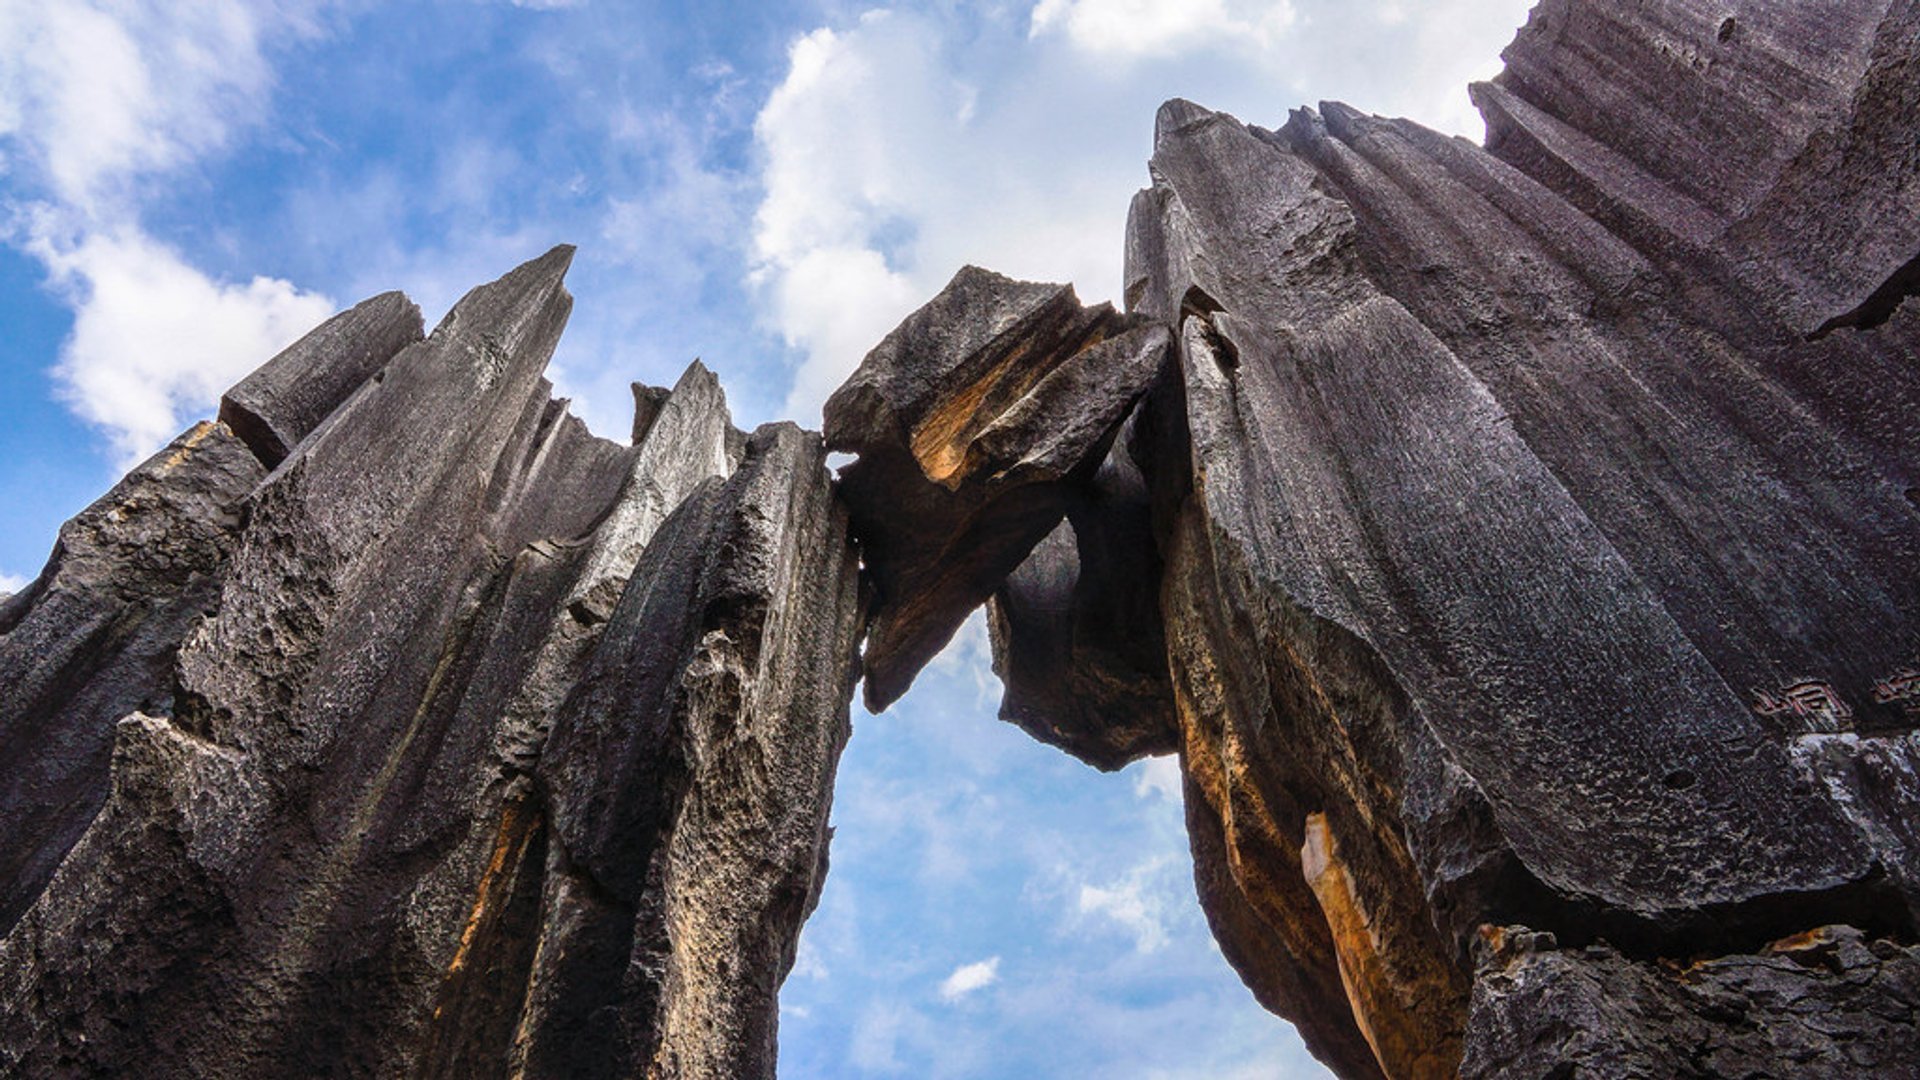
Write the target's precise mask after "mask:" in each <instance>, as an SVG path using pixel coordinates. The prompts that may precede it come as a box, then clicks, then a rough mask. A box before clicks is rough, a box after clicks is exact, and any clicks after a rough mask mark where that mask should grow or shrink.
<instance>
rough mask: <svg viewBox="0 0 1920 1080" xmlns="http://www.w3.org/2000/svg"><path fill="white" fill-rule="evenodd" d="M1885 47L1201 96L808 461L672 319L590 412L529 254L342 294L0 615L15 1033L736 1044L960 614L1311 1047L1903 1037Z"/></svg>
mask: <svg viewBox="0 0 1920 1080" xmlns="http://www.w3.org/2000/svg"><path fill="white" fill-rule="evenodd" d="M1917 56H1920V3H1915V2H1913V0H1834V2H1827V3H1793V4H1789V3H1779V2H1771V0H1769V2H1761V0H1752V2H1746V3H1738V4H1732V5H1722V4H1707V3H1704V2H1702V0H1640V2H1635V3H1614V2H1605V3H1603V2H1600V0H1545V2H1543V3H1541V4H1540V5H1539V7H1538V8H1537V9H1536V10H1535V12H1534V14H1533V17H1532V19H1531V20H1530V22H1529V23H1528V25H1527V27H1526V28H1525V29H1523V30H1522V31H1521V33H1520V36H1519V38H1518V39H1517V40H1516V41H1515V43H1514V44H1513V46H1512V47H1511V48H1510V49H1509V50H1508V52H1507V54H1506V59H1507V65H1508V66H1507V70H1506V72H1505V73H1504V74H1503V75H1501V76H1500V77H1499V78H1498V79H1496V80H1495V81H1494V82H1492V83H1489V84H1485V85H1482V86H1479V87H1476V88H1475V91H1474V92H1475V96H1476V99H1477V100H1478V101H1479V103H1480V105H1481V108H1482V110H1483V111H1484V113H1485V114H1486V117H1487V121H1488V129H1489V135H1488V141H1487V145H1486V147H1484V148H1482V147H1479V146H1475V145H1473V144H1471V143H1469V142H1466V141H1464V140H1460V139H1451V138H1445V137H1442V136H1440V135H1437V134H1435V133H1433V132H1430V131H1427V130H1424V129H1422V128H1420V127H1418V126H1417V125H1414V124H1411V123H1407V122H1405V121H1396V120H1386V119H1380V118H1376V117H1370V116H1366V115H1362V114H1360V113H1358V112H1356V111H1354V110H1353V109H1350V108H1347V107H1346V106H1342V105H1333V104H1329V105H1323V106H1321V107H1320V108H1319V109H1318V110H1300V111H1298V112H1296V113H1294V114H1293V115H1292V117H1291V118H1290V119H1289V120H1288V121H1287V123H1286V124H1284V125H1283V126H1282V127H1280V128H1279V129H1278V130H1267V129H1263V128H1259V127H1254V126H1249V125H1246V124H1243V123H1241V122H1239V121H1237V120H1234V119H1233V118H1231V117H1227V116H1224V115H1221V114H1218V113H1213V112H1209V111H1207V110H1205V109H1202V108H1200V107H1198V106H1195V105H1192V104H1189V103H1186V102H1182V101H1175V102H1171V103H1169V104H1168V105H1166V106H1165V107H1164V108H1163V109H1162V111H1161V113H1160V116H1159V122H1158V131H1157V136H1156V146H1155V152H1154V157H1153V161H1152V167H1151V177H1152V181H1153V183H1152V186H1151V188H1149V189H1148V190H1146V191H1143V192H1142V193H1140V195H1139V196H1138V197H1137V198H1136V200H1135V202H1134V204H1133V208H1132V215H1131V222H1130V225H1129V228H1128V234H1127V238H1126V240H1127V245H1126V260H1127V262H1126V303H1127V308H1128V311H1127V312H1126V313H1125V314H1122V313H1119V312H1116V311H1114V310H1113V309H1112V308H1111V307H1108V306H1105V305H1102V306H1098V307H1094V308H1086V307H1083V306H1081V305H1080V303H1079V302H1078V301H1077V300H1076V299H1075V297H1074V295H1073V293H1072V290H1071V289H1069V288H1066V287H1064V286H1050V285H1035V284H1029V283H1022V282H1015V281H1010V280H1008V279H1005V278H1002V277H999V276H997V275H994V274H991V273H989V272H987V271H984V270H978V269H974V268H968V269H965V270H962V271H961V272H960V273H959V274H958V275H957V276H956V277H955V278H954V279H953V281H952V283H951V284H950V285H948V287H947V288H946V290H944V291H943V292H942V293H941V294H940V295H939V296H938V297H936V298H935V299H934V300H933V301H932V302H931V303H929V304H928V305H927V306H926V307H925V308H923V309H922V310H920V311H919V312H917V313H915V314H914V315H913V316H911V317H910V318H908V319H907V321H906V322H905V323H903V324H902V325H901V327H900V328H899V329H898V330H896V331H895V332H894V333H893V334H892V335H890V336H889V337H888V338H887V339H886V340H885V341H884V342H882V343H881V344H880V346H879V347H878V348H876V349H875V350H874V352H873V353H872V354H870V355H869V356H868V357H867V358H866V360H865V362H864V363H863V364H862V366H861V367H860V369H859V371H858V372H857V373H856V374H855V375H854V377H853V378H852V380H851V381H850V382H849V383H848V384H847V385H846V386H845V387H843V388H842V389H841V390H840V391H839V392H838V393H837V394H835V395H834V397H833V398H832V400H831V401H830V402H829V403H828V405H827V410H826V438H825V445H826V446H831V447H833V448H834V449H837V450H844V451H849V452H852V453H854V454H857V455H858V460H857V461H855V462H854V463H853V464H851V465H850V466H848V467H847V468H846V469H845V470H843V473H842V477H841V480H840V482H839V484H838V486H837V488H834V487H830V486H829V484H828V481H827V478H826V476H825V473H824V471H823V467H822V466H823V461H824V453H825V446H823V445H822V444H821V443H820V441H819V440H816V439H814V438H812V437H810V436H807V435H805V434H804V433H802V432H800V431H799V430H798V429H796V428H793V427H791V426H774V427H769V428H763V429H762V430H761V431H759V432H756V433H755V434H754V435H752V436H751V437H747V436H744V435H742V434H741V433H740V432H737V431H735V430H734V429H733V428H732V426H731V424H730V423H729V421H728V418H727V414H726V411H725V406H724V403H723V402H722V400H721V397H720V393H719V388H718V384H717V383H716V382H715V380H714V379H713V377H712V376H711V375H709V374H708V373H707V372H706V371H705V370H704V369H702V368H700V367H699V366H698V365H696V366H695V367H694V368H692V369H691V370H689V371H688V373H687V375H686V376H685V378H683V379H682V380H681V383H680V385H679V386H677V387H675V388H674V389H673V390H672V391H670V392H669V391H665V390H658V389H652V388H639V387H636V389H635V404H636V415H635V421H634V428H633V443H634V445H632V446H619V445H615V444H613V443H609V442H606V441H604V440H601V439H597V438H594V437H593V436H591V435H589V434H588V433H587V432H586V431H585V429H584V428H583V427H582V426H581V425H580V424H579V423H578V422H576V421H574V420H572V419H571V418H570V417H568V416H567V415H566V411H565V408H564V404H563V403H558V402H553V401H551V400H549V396H548V395H549V388H548V387H547V385H546V384H545V383H544V381H543V380H542V379H541V377H540V372H541V369H542V367H543V366H544V364H545V362H546V359H547V357H548V355H549V354H550V353H551V351H552V348H553V345H554V341H555V339H556V338H557V336H558V334H559V332H560V329H561V325H562V324H563V322H564V321H565V316H566V312H567V307H568V300H567V297H566V294H565V293H564V292H563V291H562V290H561V287H560V276H561V273H562V271H563V270H564V268H565V264H566V261H567V254H566V252H565V251H564V250H561V251H556V252H555V253H553V254H551V255H549V256H547V257H545V258H543V259H540V260H537V261H535V262H533V263H530V264H528V265H527V266H525V267H522V268H521V269H519V270H517V271H515V272H514V273H513V274H510V275H509V276H508V277H506V278H504V279H502V280H501V281H500V282H497V283H495V284H494V285H491V286H487V287H485V288H483V289H480V290H477V291H476V292H474V293H473V294H471V295H470V296H469V297H468V298H467V299H466V300H464V301H462V303H461V304H460V305H459V306H458V307H457V308H456V309H455V310H454V312H453V313H452V314H451V315H449V316H448V317H447V319H446V321H445V322H444V323H443V324H442V325H441V327H440V328H439V329H438V330H436V331H435V332H434V334H433V335H432V336H431V337H428V338H426V339H425V340H421V339H420V326H419V322H418V315H417V313H416V312H414V311H413V309H412V307H411V305H409V304H408V303H407V302H406V301H405V300H404V299H403V298H400V297H398V296H386V297H378V298H375V299H374V300H371V301H368V302H367V303H366V304H363V305H362V306H360V307H358V308H355V309H354V310H352V311H350V312H347V313H345V314H343V315H341V316H339V317H337V318H336V319H335V320H333V321H331V322H329V323H327V324H326V325H324V326H322V327H321V328H320V329H319V330H317V331H315V333H314V335H313V336H312V337H310V338H309V339H307V340H306V341H304V342H302V343H301V344H299V345H296V346H294V347H293V348H292V349H291V350H289V351H288V352H287V353H286V354H284V355H282V356H281V357H279V358H277V359H275V360H274V361H273V362H271V363H270V364H268V365H267V366H266V367H265V368H262V369H261V371H260V372H258V373H257V374H255V375H254V376H253V377H251V378H249V379H248V380H246V381H245V382H243V383H242V384H240V385H239V386H237V387H235V388H234V390H233V391H232V393H231V394H230V395H229V396H228V398H227V400H226V401H225V402H224V403H223V405H222V409H221V422H219V423H215V424H205V425H201V426H199V427H196V428H195V429H193V430H192V431H190V432H188V433H187V434H186V435H184V436H182V437H181V439H180V440H179V441H178V442H176V443H175V444H174V445H173V446H172V447H170V448H168V450H167V451H165V452H163V453H162V454H161V455H160V456H158V457H156V458H155V459H154V460H153V461H151V462H149V463H148V464H147V465H145V466H142V467H141V468H140V469H138V470H136V471H135V472H134V473H133V474H132V475H130V476H129V477H128V478H127V479H126V480H125V481H124V482H123V483H122V484H121V485H120V487H118V488H116V489H115V490H114V491H113V492H112V493H110V494H109V495H108V496H107V497H106V498H105V499H103V500H102V501H101V503H99V504H98V505H96V506H95V507H93V508H91V509H89V510H88V511H87V512H86V513H84V514H82V515H81V516H80V517H78V518H76V519H75V520H74V521H73V522H72V523H70V524H69V525H68V526H67V528H66V530H65V531H64V532H63V533H62V536H61V541H60V547H59V549H58V550H57V551H56V552H55V555H54V558H53V560H52V561H51V562H50V563H49V565H48V568H47V571H46V572H45V573H44V574H43V575H42V577H41V578H40V579H39V580H38V581H36V582H35V583H34V584H33V585H32V586H30V587H29V588H28V589H27V590H26V591H25V592H24V593H22V594H21V595H20V596H17V597H13V598H11V599H8V600H6V601H5V602H4V604H3V605H0V746H3V747H5V748H6V749H7V750H8V751H9V754H10V757H11V759H12V761H13V762H14V767H13V768H11V769H10V770H9V771H8V772H7V773H6V774H5V775H4V776H0V813H4V814H5V817H6V820H7V822H8V824H9V826H10V829H9V839H8V841H7V843H6V844H5V845H4V850H0V933H3V934H4V937H3V938H0V1072H6V1073H9V1074H13V1073H18V1074H23V1075H52V1076H64V1075H96V1074H97V1075H107V1074H116V1075H117V1074H124V1073H128V1072H138V1073H139V1074H141V1075H153V1076H187V1075H220V1076H234V1075H241V1076H276V1075H309V1074H314V1073H319V1074H334V1075H400V1074H420V1075H435V1076H493V1075H512V1076H530V1077H562V1076H568V1077H571V1076H602V1075H604V1076H648V1077H681V1076H685V1077H714V1078H718V1077H750V1076H765V1075H769V1074H770V1073H771V1071H772V1063H773V1058H774V1018H775V1015H776V1011H775V1002H774V994H775V992H776V989H777V987H778V984H779V981H780V979H781V977H782V975H783V974H784V972H785V971H786V969H787V967H788V966H789V965H790V963H791V960H792V955H793V953H792V950H793V947H794V940H795V935H796V934H797V932H798V927H799V924H800V921H801V920H802V919H803V918H804V916H805V914H806V912H807V911H808V909H809V907H810V906H811V904H812V902H813V900H814V898H815V896H816V895H817V890H818V888H819V885H820V880H821V874H822V872H823V869H824V857H825V840H826V813H827V805H828V799H829V794H830V785H831V780H832V775H833V768H834V763H835V761H836V759H837V756H838V752H839V749H840V746H841V744H842V741H843V740H844V738H845V736H846V704H847V699H848V697H849V695H850V694H851V688H852V680H853V676H854V672H855V661H854V651H855V649H856V647H857V642H858V639H859V637H860V635H861V634H862V633H863V631H864V633H865V635H866V645H865V650H864V664H865V670H866V675H867V685H866V697H867V701H868V703H869V705H870V706H872V707H875V708H878V707H883V706H885V705H887V704H888V703H890V702H892V701H894V700H896V699H897V698H898V697H899V696H900V695H901V694H902V693H903V692H904V691H905V689H906V688H907V686H908V685H909V684H910V682H911V681H912V679H913V678H914V676H915V674H916V673H917V672H918V671H919V669H920V668H921V667H922V666H923V665H924V664H925V663H926V662H927V661H928V660H929V659H931V658H932V657H933V656H934V655H935V654H936V653H937V652H938V651H939V649H940V648H941V647H942V646H943V645H944V643H945V642H946V641H947V640H948V639H949V638H950V637H951V635H952V634H953V632H954V630H955V629H956V628H957V627H958V626H959V625H960V623H961V622H962V620H963V619H965V618H966V616H967V615H968V613H969V612H970V611H972V610H973V609H975V608H976V607H978V606H979V605H981V604H982V603H986V604H988V606H989V612H990V625H991V628H992V633H993V641H994V649H995V662H996V667H997V669H998V670H999V671H1000V673H1001V675H1002V677H1003V679H1004V680H1005V683H1006V687H1007V693H1006V698H1005V701H1004V703H1003V706H1002V714H1003V716H1005V718H1007V719H1008V720H1011V721H1013V722H1015V723H1018V724H1019V725H1021V726H1022V727H1023V728H1025V729H1026V730H1028V731H1030V732H1031V733H1033V734H1034V735H1035V736H1036V737H1037V738H1040V739H1042V740H1044V741H1046V742H1049V743H1052V744H1054V745H1057V746H1060V747H1062V748H1064V749H1066V750H1068V751H1069V752H1071V753H1073V754H1075V755H1077V756H1078V757H1080V758H1082V759H1083V760H1086V761H1088V762H1090V763H1092V764H1094V765H1097V766H1099V767H1101V768H1108V769H1111V768H1117V767H1119V766H1121V765H1124V764H1126V763H1127V762H1129V761H1132V760H1135V759H1137V758H1139V757H1141V756H1142V755H1146V754H1152V753H1165V752H1173V751H1177V752H1178V753H1179V755H1180V762H1181V766H1182V769H1183V772H1184V776H1185V787H1186V814H1187V820H1188V826H1189V831H1190V834H1191V840H1192V848H1193V854H1194V866H1195V880H1196V886H1197V888H1198V891H1199V895H1200V899H1201V902H1202V904H1203V906H1204V907H1205V909H1206V911H1207V914H1208V917H1209V918H1210V920H1211V922H1212V926H1213V929H1214V932H1215V935H1216V937H1217V938H1218V940H1219V943H1220V946H1221V949H1222V951H1223V952H1224V953H1225V955H1226V956H1227V957H1228V959H1229V960H1230V961H1231V962H1232V963H1233V964H1234V965H1235V967H1236V968H1238V970H1239V971H1240V972H1241V974H1242V975H1243V976H1244V978H1245V980H1246V982H1247V984H1248V986H1249V987H1250V988H1251V990H1252V992H1253V993H1254V994H1255V995H1256V996H1257V997H1258V999H1259V1000H1260V1001H1261V1002H1262V1003H1264V1004H1265V1005H1267V1006H1268V1007H1269V1008H1271V1009H1272V1010H1274V1011H1275V1012H1277V1013H1280V1014H1281V1015H1283V1016H1286V1017H1288V1018H1289V1019H1291V1020H1292V1021H1294V1023H1295V1024H1296V1025H1297V1026H1298V1027H1299V1030H1300V1031H1301V1033H1302V1034H1303V1035H1304V1037H1305V1038H1306V1040H1307V1043H1308V1045H1309V1046H1310V1047H1311V1048H1312V1049H1313V1051H1314V1052H1315V1053H1316V1054H1318V1055H1319V1056H1320V1057H1321V1058H1322V1059H1323V1060H1325V1061H1326V1062H1327V1063H1328V1064H1330V1065H1331V1066H1333V1067H1334V1068H1335V1069H1336V1070H1337V1071H1338V1072H1340V1073H1341V1074H1342V1075H1344V1076H1348V1077H1392V1078H1418V1077H1444V1076H1453V1075H1467V1076H1474V1077H1496V1076H1497V1077H1538V1078H1542V1080H1546V1078H1566V1077H1576V1076H1593V1077H1666V1076H1703V1077H1704V1076H1741V1077H1769V1076H1779V1077H1787V1076H1821V1077H1867V1076H1897V1075H1914V1072H1915V1062H1916V1061H1920V1026H1917V1025H1916V1016H1915V1010H1916V1007H1920V953H1916V945H1915V942H1916V938H1920V734H1917V733H1916V731H1915V729H1916V728H1917V727H1920V573H1916V568H1920V425H1916V423H1915V418H1916V417H1917V416H1920V312H1917V311H1916V305H1915V304H1906V303H1903V301H1905V300H1906V299H1907V298H1908V296H1909V295H1910V294H1911V293H1913V292H1915V291H1916V289H1920V271H1917V270H1916V269H1915V268H1916V266H1920V140H1916V138H1915V132H1916V131H1920V60H1917V59H1916V57H1917ZM843 507H844V509H843ZM850 534H851V535H852V536H854V537H856V538H857V542H858V545H859V551H860V558H861V560H862V561H863V562H864V565H865V568H866V573H865V579H864V581H861V580H859V577H858V575H857V574H856V562H855V558H854V555H853V547H852V542H851V541H850V540H849V535H850ZM863 596H865V597H866V598H867V599H866V600H863V599H862V597H863ZM868 603H870V604H871V618H870V619H869V618H868V617H867V616H866V614H865V610H866V608H865V605H866V604H868Z"/></svg>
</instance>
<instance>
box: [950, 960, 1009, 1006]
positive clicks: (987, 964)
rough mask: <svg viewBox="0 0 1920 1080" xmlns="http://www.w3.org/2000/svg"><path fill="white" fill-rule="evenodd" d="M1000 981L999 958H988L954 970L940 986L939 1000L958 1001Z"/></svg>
mask: <svg viewBox="0 0 1920 1080" xmlns="http://www.w3.org/2000/svg"><path fill="white" fill-rule="evenodd" d="M999 981H1000V958H999V957H997V956H990V957H988V958H987V959H985V960H982V961H980V962H979V963H977V964H967V965H965V966H963V967H959V968H956V969H954V972H953V974H951V975H949V976H947V978H946V981H945V982H942V983H941V984H940V1000H942V1001H947V1002H954V1001H959V1000H960V999H961V998H963V997H966V996H967V995H968V994H971V993H973V992H974V991H976V990H984V989H986V988H987V987H989V986H992V985H993V984H994V983H996V982H999Z"/></svg>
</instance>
